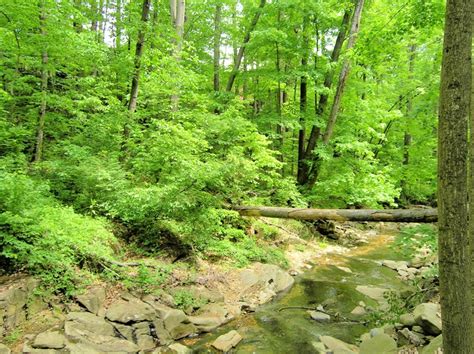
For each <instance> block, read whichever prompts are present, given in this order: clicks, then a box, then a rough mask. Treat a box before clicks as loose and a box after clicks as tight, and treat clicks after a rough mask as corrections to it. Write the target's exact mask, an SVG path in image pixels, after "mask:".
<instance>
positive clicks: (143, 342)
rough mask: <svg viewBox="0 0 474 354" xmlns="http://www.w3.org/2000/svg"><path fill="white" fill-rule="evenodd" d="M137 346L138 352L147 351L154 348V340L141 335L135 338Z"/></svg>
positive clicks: (148, 336)
mask: <svg viewBox="0 0 474 354" xmlns="http://www.w3.org/2000/svg"><path fill="white" fill-rule="evenodd" d="M137 345H138V347H139V348H140V350H143V351H149V350H151V349H153V348H155V347H156V343H155V339H154V338H153V337H152V336H150V335H146V334H141V335H138V336H137Z"/></svg>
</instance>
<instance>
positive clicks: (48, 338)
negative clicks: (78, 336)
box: [32, 331, 66, 349]
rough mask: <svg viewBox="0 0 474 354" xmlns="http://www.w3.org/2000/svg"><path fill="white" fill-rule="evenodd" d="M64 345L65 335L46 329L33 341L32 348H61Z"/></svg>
mask: <svg viewBox="0 0 474 354" xmlns="http://www.w3.org/2000/svg"><path fill="white" fill-rule="evenodd" d="M65 345H66V337H65V336H64V334H63V333H61V332H59V331H47V332H43V333H40V334H38V335H37V336H36V338H35V340H34V341H33V344H32V347H33V348H40V349H62V348H64V346H65Z"/></svg>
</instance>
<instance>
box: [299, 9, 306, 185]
mask: <svg viewBox="0 0 474 354" xmlns="http://www.w3.org/2000/svg"><path fill="white" fill-rule="evenodd" d="M307 27H308V17H307V16H305V17H304V19H303V57H302V58H301V67H302V70H303V75H302V76H301V79H300V80H301V81H300V121H299V123H300V129H299V131H298V176H297V181H298V183H300V184H302V183H303V182H304V178H305V173H304V172H305V163H306V161H305V145H306V140H305V138H306V108H307V105H308V79H307V77H306V71H307V70H308V56H309V39H308V34H307V30H308V28H307Z"/></svg>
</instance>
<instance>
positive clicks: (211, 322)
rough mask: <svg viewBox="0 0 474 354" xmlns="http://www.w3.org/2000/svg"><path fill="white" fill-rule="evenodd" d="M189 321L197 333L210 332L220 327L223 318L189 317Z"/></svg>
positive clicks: (209, 316)
mask: <svg viewBox="0 0 474 354" xmlns="http://www.w3.org/2000/svg"><path fill="white" fill-rule="evenodd" d="M189 321H190V322H191V323H192V324H193V325H195V326H196V328H197V329H198V330H199V332H211V331H213V330H214V329H216V328H217V327H219V326H220V325H222V324H223V323H224V322H223V318H222V317H221V316H214V315H212V314H211V315H201V316H189Z"/></svg>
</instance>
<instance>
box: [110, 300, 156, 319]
mask: <svg viewBox="0 0 474 354" xmlns="http://www.w3.org/2000/svg"><path fill="white" fill-rule="evenodd" d="M105 317H106V318H107V319H109V320H110V321H112V322H119V323H123V324H127V323H131V322H142V321H153V320H154V319H155V318H156V312H155V310H154V309H153V307H151V306H150V305H149V304H146V303H144V302H143V301H139V300H138V299H137V300H130V301H125V300H119V301H116V302H114V303H113V304H112V305H111V306H110V307H109V308H108V309H107V311H106V313H105Z"/></svg>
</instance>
